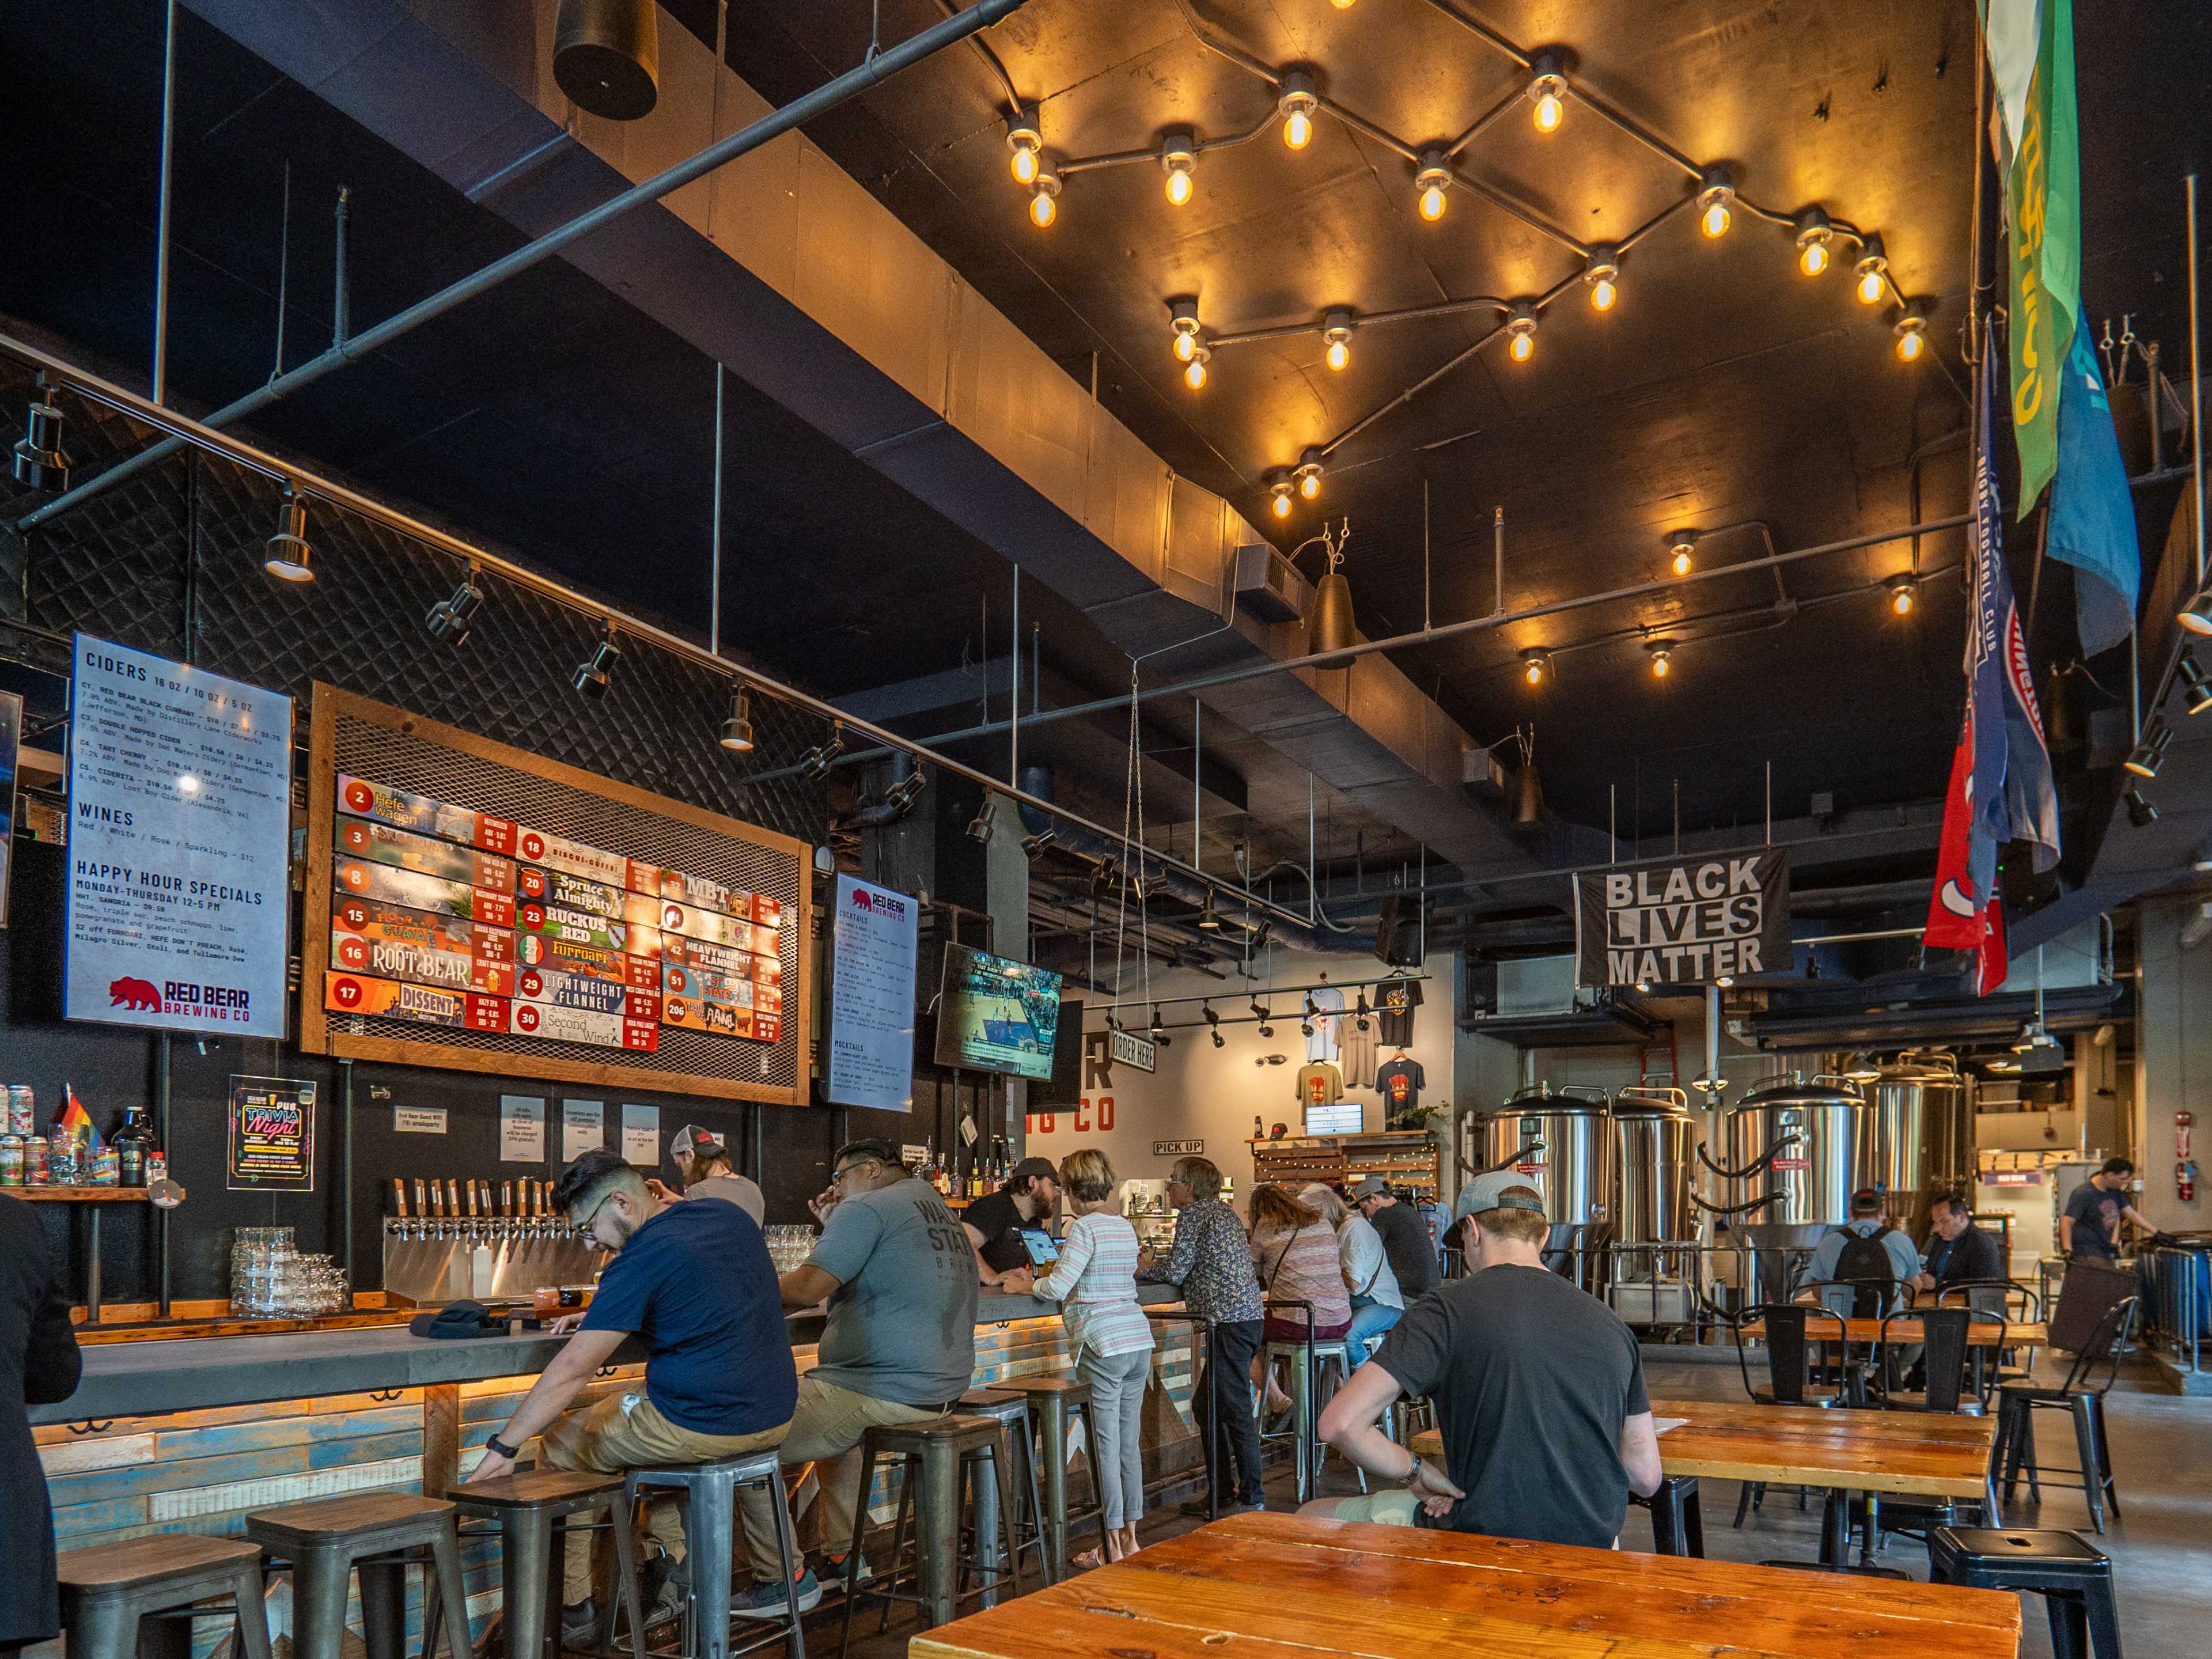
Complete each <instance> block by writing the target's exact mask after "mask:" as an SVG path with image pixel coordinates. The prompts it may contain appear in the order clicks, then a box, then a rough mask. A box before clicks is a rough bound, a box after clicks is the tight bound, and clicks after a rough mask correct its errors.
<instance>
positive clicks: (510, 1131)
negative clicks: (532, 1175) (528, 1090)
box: [499, 1095, 545, 1164]
mask: <svg viewBox="0 0 2212 1659" xmlns="http://www.w3.org/2000/svg"><path fill="white" fill-rule="evenodd" d="M499 1161H500V1162H501V1163H502V1164H543V1163H544V1161H545V1101H544V1097H543V1096H540V1095H501V1097H499Z"/></svg>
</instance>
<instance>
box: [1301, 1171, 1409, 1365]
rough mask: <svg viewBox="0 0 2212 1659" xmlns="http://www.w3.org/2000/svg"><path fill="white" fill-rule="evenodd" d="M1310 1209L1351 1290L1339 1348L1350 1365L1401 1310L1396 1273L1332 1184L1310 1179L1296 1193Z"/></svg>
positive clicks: (1363, 1358)
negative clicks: (1328, 1235)
mask: <svg viewBox="0 0 2212 1659" xmlns="http://www.w3.org/2000/svg"><path fill="white" fill-rule="evenodd" d="M1298 1198H1299V1200H1301V1201H1302V1202H1303V1203H1304V1204H1305V1205H1306V1206H1307V1207H1308V1208H1310V1209H1315V1210H1318V1211H1320V1212H1321V1214H1322V1219H1323V1220H1325V1221H1327V1222H1328V1225H1330V1226H1331V1227H1332V1228H1334V1230H1335V1232H1336V1251H1337V1259H1338V1261H1339V1262H1340V1264H1341V1265H1342V1267H1343V1269H1344V1286H1345V1289H1346V1290H1347V1291H1350V1292H1351V1293H1352V1328H1351V1329H1350V1330H1349V1331H1347V1332H1346V1334H1345V1338H1344V1347H1345V1352H1346V1354H1347V1355H1349V1356H1350V1358H1351V1361H1352V1370H1358V1369H1359V1367H1360V1366H1362V1365H1364V1364H1366V1363H1367V1350H1366V1348H1365V1346H1364V1344H1365V1343H1366V1342H1367V1341H1368V1340H1370V1339H1371V1338H1375V1337H1379V1336H1381V1335H1382V1334H1383V1332H1385V1331H1387V1330H1389V1328H1391V1327H1392V1326H1393V1325H1395V1324H1396V1323H1397V1322H1398V1317H1399V1316H1400V1315H1401V1314H1403V1313H1404V1312H1405V1311H1406V1297H1405V1295H1404V1293H1403V1292H1402V1291H1400V1290H1399V1288H1398V1275H1397V1274H1396V1273H1393V1272H1391V1271H1390V1257H1389V1252H1387V1251H1386V1250H1385V1249H1383V1235H1382V1234H1380V1233H1378V1232H1376V1231H1375V1224H1374V1223H1372V1222H1371V1221H1370V1220H1368V1218H1366V1217H1365V1216H1364V1215H1362V1214H1360V1213H1359V1212H1358V1211H1357V1210H1354V1209H1352V1207H1351V1206H1348V1205H1347V1204H1346V1203H1345V1201H1344V1200H1343V1199H1341V1198H1340V1197H1339V1196H1338V1195H1337V1192H1336V1189H1335V1188H1334V1187H1325V1186H1322V1184H1321V1183H1320V1182H1316V1183H1315V1184H1314V1185H1312V1186H1310V1187H1309V1188H1306V1189H1305V1190H1304V1192H1302V1193H1300V1194H1298Z"/></svg>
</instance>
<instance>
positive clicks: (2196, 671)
mask: <svg viewBox="0 0 2212 1659" xmlns="http://www.w3.org/2000/svg"><path fill="white" fill-rule="evenodd" d="M2180 667H2181V691H2182V699H2183V702H2185V704H2186V706H2187V707H2188V709H2189V712H2190V713H2191V714H2203V712H2204V711H2205V710H2206V709H2208V708H2212V678H2208V677H2207V676H2206V674H2205V672H2204V671H2203V669H2202V668H2199V667H2198V666H2197V652H2196V650H2195V648H2194V647H2191V646H2186V645H2185V646H2183V647H2181V665H2180Z"/></svg>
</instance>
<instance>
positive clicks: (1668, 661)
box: [1644, 644, 1674, 680]
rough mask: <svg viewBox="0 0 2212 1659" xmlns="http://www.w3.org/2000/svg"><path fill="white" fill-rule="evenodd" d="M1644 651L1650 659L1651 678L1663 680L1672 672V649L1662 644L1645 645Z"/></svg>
mask: <svg viewBox="0 0 2212 1659" xmlns="http://www.w3.org/2000/svg"><path fill="white" fill-rule="evenodd" d="M1644 650H1645V651H1646V652H1647V653H1649V654H1650V658H1651V678H1653V679H1655V680H1663V679H1665V678H1667V676H1668V675H1669V674H1671V673H1672V672H1674V647H1671V646H1668V645H1662V644H1652V645H1647V646H1645V647H1644Z"/></svg>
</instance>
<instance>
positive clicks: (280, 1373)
mask: <svg viewBox="0 0 2212 1659" xmlns="http://www.w3.org/2000/svg"><path fill="white" fill-rule="evenodd" d="M1137 1292H1138V1297H1139V1300H1141V1301H1143V1302H1144V1303H1146V1304H1149V1305H1154V1306H1158V1305H1160V1304H1167V1303H1172V1302H1174V1301H1176V1299H1177V1296H1178V1292H1177V1291H1176V1290H1175V1288H1174V1287H1173V1286H1172V1285H1138V1286H1137ZM1059 1312H1060V1304H1058V1303H1056V1302H1048V1301H1046V1300H1044V1299H1043V1298H1042V1297H1034V1296H1001V1295H1000V1294H998V1293H997V1292H996V1291H984V1292H982V1293H981V1295H980V1296H979V1297H977V1298H976V1304H975V1322H976V1323H977V1324H978V1325H979V1326H980V1325H997V1324H1003V1323H1006V1322H1009V1321H1012V1320H1017V1319H1049V1318H1054V1317H1056V1316H1058V1314H1059ZM787 1320H788V1323H789V1325H790V1328H791V1334H792V1340H793V1343H794V1344H805V1343H811V1342H813V1341H814V1340H817V1338H818V1337H819V1336H820V1334H821V1330H822V1323H823V1319H822V1316H821V1315H820V1314H818V1313H814V1312H802V1313H796V1314H792V1315H789V1316H787ZM566 1340H567V1339H566V1338H565V1337H560V1336H550V1335H547V1334H544V1333H543V1332H538V1331H532V1332H528V1333H526V1334H523V1335H521V1336H487V1337H475V1338H471V1339H468V1340H461V1341H433V1340H430V1339H429V1338H428V1337H419V1336H416V1335H413V1334H410V1332H409V1330H408V1329H407V1328H406V1327H405V1326H404V1325H388V1326H380V1327H373V1328H367V1329H351V1330H331V1331H301V1332H293V1333H286V1334H282V1335H270V1336H210V1337H196V1338H191V1339H185V1340H173V1341H156V1342H118V1343H112V1344H109V1345H106V1346H99V1347H88V1348H87V1349H85V1350H84V1376H83V1380H82V1381H81V1382H80V1383H78V1384H77V1388H76V1393H75V1394H73V1395H70V1397H69V1398H68V1399H67V1400H65V1401H62V1402H61V1403H60V1404H59V1405H54V1406H33V1407H31V1421H32V1422H33V1423H34V1424H39V1423H81V1422H84V1421H86V1420H88V1419H106V1418H114V1417H148V1416H155V1415H159V1414H160V1413H164V1412H188V1411H203V1410H206V1409H208V1408H210V1407H216V1406H248V1405H255V1404H259V1403H261V1402H264V1401H275V1400H305V1399H313V1398H314V1397H316V1396H318V1395H338V1394H365V1393H368V1392H370V1391H372V1390H381V1389H419V1388H422V1387H425V1386H427V1385H429V1384H432V1383H474V1382H478V1381H481V1380H483V1379H484V1378H487V1377H494V1376H525V1375H528V1374H532V1373H535V1372H538V1371H541V1370H544V1369H545V1367H546V1365H547V1364H548V1363H550V1360H551V1359H552V1358H553V1356H554V1354H555V1353H556V1352H558V1351H559V1349H560V1346H561V1344H562V1342H564V1341H566ZM644 1358H645V1352H644V1350H643V1349H642V1347H641V1346H639V1344H638V1343H637V1341H636V1340H635V1339H634V1338H633V1339H632V1340H629V1341H628V1342H625V1343H624V1344H623V1346H621V1347H619V1348H617V1350H615V1354H614V1361H613V1363H615V1364H619V1365H634V1364H640V1363H641V1362H642V1361H643V1359H644Z"/></svg>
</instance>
